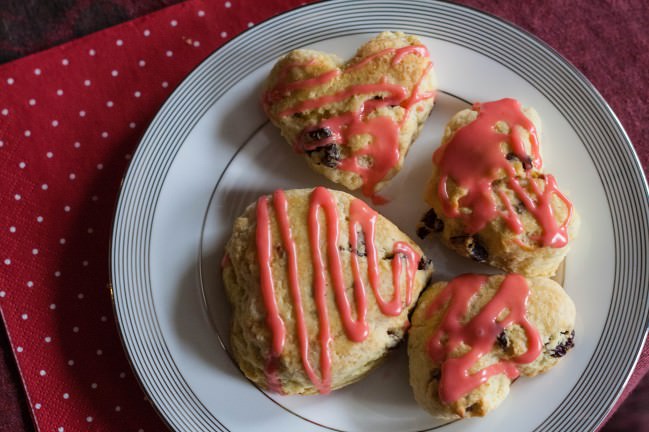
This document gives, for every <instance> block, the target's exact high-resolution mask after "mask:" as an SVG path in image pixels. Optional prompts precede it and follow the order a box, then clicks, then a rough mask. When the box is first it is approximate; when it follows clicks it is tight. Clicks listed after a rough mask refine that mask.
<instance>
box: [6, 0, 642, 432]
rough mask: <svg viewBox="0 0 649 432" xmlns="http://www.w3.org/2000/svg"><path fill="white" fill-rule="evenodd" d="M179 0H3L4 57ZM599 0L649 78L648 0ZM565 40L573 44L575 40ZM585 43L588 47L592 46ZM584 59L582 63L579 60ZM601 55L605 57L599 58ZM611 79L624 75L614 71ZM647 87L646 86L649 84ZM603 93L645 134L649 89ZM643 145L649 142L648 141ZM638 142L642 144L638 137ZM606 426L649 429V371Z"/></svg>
mask: <svg viewBox="0 0 649 432" xmlns="http://www.w3.org/2000/svg"><path fill="white" fill-rule="evenodd" d="M178 2H179V0H40V1H39V0H3V1H2V3H0V63H6V62H9V61H11V60H14V59H18V58H20V57H23V56H26V55H28V54H31V53H35V52H38V51H41V50H44V49H47V48H49V47H52V46H54V45H58V44H60V43H63V42H66V41H69V40H72V39H75V38H78V37H81V36H84V35H86V34H89V33H92V32H95V31H98V30H101V29H103V28H106V27H109V26H112V25H115V24H118V23H121V22H124V21H127V20H129V19H132V18H135V17H138V16H141V15H144V14H147V13H149V12H153V11H155V10H158V9H160V8H163V7H165V6H168V5H171V4H174V3H178ZM461 3H464V4H468V5H471V6H474V7H479V8H481V9H483V10H486V11H489V12H491V13H495V14H497V15H500V16H501V17H504V18H508V14H511V13H512V12H511V11H509V12H508V11H507V10H502V11H501V10H498V9H497V7H498V5H500V6H502V4H504V3H507V2H506V1H504V0H503V1H496V2H490V1H488V0H474V1H471V0H469V1H462V2H461ZM509 3H510V4H511V6H513V7H516V8H518V4H517V2H515V1H511V2H509ZM546 3H554V6H552V5H550V6H548V8H549V9H551V8H553V7H554V8H555V9H554V10H555V11H556V7H557V3H561V0H558V1H551V2H546ZM564 3H565V2H564ZM576 3H579V5H577V7H580V6H586V7H588V6H589V5H591V3H590V2H588V1H579V2H576ZM598 3H599V4H603V5H604V6H606V8H610V10H606V9H601V8H600V10H599V11H596V12H595V13H599V14H611V16H612V17H614V16H615V14H620V13H624V14H625V20H626V21H625V23H624V24H625V26H626V27H625V28H624V29H620V31H621V33H622V34H624V32H625V31H627V30H628V31H629V32H631V34H629V43H636V41H637V36H638V35H637V34H633V32H647V34H646V35H644V38H641V39H643V40H644V45H642V44H641V45H640V46H636V47H631V48H632V52H633V49H635V50H636V51H637V56H640V57H641V58H640V59H639V60H638V61H639V62H640V66H642V65H644V67H638V64H635V69H633V70H632V72H631V73H634V74H637V73H640V74H644V77H645V78H646V79H647V81H649V74H648V73H647V71H648V70H649V61H648V60H649V57H648V55H647V53H648V52H649V47H648V46H647V43H646V42H647V40H649V30H647V23H648V22H649V5H648V4H647V3H646V2H645V1H644V0H629V1H623V0H618V1H612V0H610V1H600V2H598ZM572 6H574V5H572ZM559 7H561V4H559ZM537 9H538V8H537ZM499 12H503V13H499ZM573 18H574V17H573ZM582 19H583V24H584V25H587V24H588V20H590V19H592V18H591V17H589V16H588V14H585V15H584V16H583V18H582ZM535 22H536V21H535V20H534V19H528V20H525V19H524V20H522V22H520V21H519V22H518V24H519V25H522V26H523V27H524V28H526V29H527V30H530V31H532V32H533V33H535V34H537V35H538V36H540V37H542V38H543V35H542V34H539V28H538V27H536V24H535ZM620 22H621V21H620V17H619V16H618V17H617V18H615V20H614V21H613V23H614V24H615V25H619V23H620ZM540 25H542V24H540ZM557 43H559V44H560V43H562V41H561V40H560V39H559V41H558V42H557ZM565 43H567V44H569V43H570V41H566V42H565ZM569 46H570V45H566V47H561V46H556V45H554V47H555V48H557V49H558V50H559V51H560V52H561V53H562V54H564V55H566V56H567V57H568V59H569V60H570V61H572V62H573V63H574V64H575V65H576V66H577V67H578V68H580V69H581V70H582V71H583V72H585V73H586V75H588V76H589V78H591V79H593V75H592V74H590V73H589V71H588V70H585V69H588V68H589V67H606V66H609V67H611V68H614V67H615V65H606V64H604V65H601V64H599V63H598V64H593V61H592V60H590V59H588V56H587V54H588V53H585V54H584V53H580V52H579V51H575V52H569V53H567V52H566V51H570V50H568V48H567V47H569ZM584 49H585V50H586V51H588V48H587V47H586V48H584ZM580 56H581V57H580ZM596 60H597V59H596ZM582 61H583V63H581V64H580V62H582ZM597 61H598V62H600V60H597ZM618 66H619V67H620V69H623V67H624V66H625V65H618ZM622 78H623V77H622ZM610 79H611V80H614V79H620V77H617V76H614V75H611V77H610ZM594 84H595V86H596V87H598V88H599V89H600V91H601V90H602V88H601V87H600V85H598V82H597V81H594ZM605 87H606V88H607V89H614V88H615V86H605ZM644 88H645V90H646V89H647V86H645V87H644ZM611 91H613V90H611ZM602 93H603V96H604V97H605V98H606V99H607V100H608V101H609V103H611V105H612V106H613V109H614V110H616V111H617V112H618V115H620V117H621V118H622V120H623V123H625V122H624V119H625V116H626V117H627V118H630V119H633V118H636V117H640V118H644V126H643V127H642V129H643V131H641V130H640V127H639V126H638V129H637V131H636V130H635V129H634V126H635V125H630V124H629V123H628V122H627V123H626V124H625V127H626V128H627V130H628V132H629V134H630V136H631V139H632V140H638V139H639V140H643V139H645V140H646V137H647V132H646V121H647V116H648V114H649V113H648V112H647V103H646V100H647V99H649V93H647V92H645V93H644V94H643V95H642V97H643V100H645V103H644V105H639V106H637V107H634V106H631V107H629V106H627V105H628V104H626V105H625V104H624V102H625V101H623V100H621V99H620V100H619V101H618V99H617V98H616V94H614V93H611V94H607V93H605V92H602ZM1 97H2V96H1V95H0V98H1ZM616 105H617V106H616ZM634 108H635V109H637V110H638V111H639V112H632V113H620V112H619V110H633V109H634ZM630 126H631V127H630ZM644 144H647V143H643V145H644ZM644 147H647V146H646V145H644ZM644 147H643V148H644ZM636 148H638V145H637V141H636ZM646 159H647V155H646V154H641V160H642V161H643V163H644V165H645V168H646V165H647V164H646ZM0 353H1V355H0V431H12V432H13V431H15V432H19V431H32V430H34V426H33V425H32V421H31V414H30V410H29V406H28V404H27V402H26V398H25V394H24V390H23V388H22V384H21V379H20V375H19V373H18V370H17V367H16V365H15V362H14V359H13V356H12V352H11V348H10V345H9V341H8V339H7V336H6V334H5V332H4V329H0ZM602 430H603V431H604V432H617V431H641V432H642V431H644V432H647V431H649V376H647V377H645V379H644V380H643V381H642V382H641V383H640V384H639V385H638V387H637V388H636V390H635V392H634V393H633V394H632V395H631V396H630V397H629V398H628V399H627V401H626V402H625V403H624V404H623V405H622V406H621V407H620V409H619V410H618V411H617V412H616V414H615V415H614V416H613V417H612V419H611V420H610V421H609V422H608V423H607V424H606V425H605V426H604V428H603V429H602Z"/></svg>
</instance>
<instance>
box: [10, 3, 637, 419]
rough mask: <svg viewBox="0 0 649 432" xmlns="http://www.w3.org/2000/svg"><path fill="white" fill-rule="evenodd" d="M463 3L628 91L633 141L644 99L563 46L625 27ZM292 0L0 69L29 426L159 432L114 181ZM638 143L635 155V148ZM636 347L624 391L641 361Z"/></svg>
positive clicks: (197, 17) (15, 335) (576, 48)
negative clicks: (204, 73) (117, 228)
mask: <svg viewBox="0 0 649 432" xmlns="http://www.w3.org/2000/svg"><path fill="white" fill-rule="evenodd" d="M461 2H462V3H465V4H469V5H471V6H478V7H481V8H483V9H485V10H489V11H491V12H495V13H498V14H499V15H501V16H503V17H505V18H508V19H512V20H514V21H516V22H518V23H519V24H521V25H524V26H525V28H528V29H532V30H534V31H535V33H537V34H539V35H540V36H541V37H542V38H544V39H545V40H548V41H549V42H550V43H554V44H556V46H557V47H560V48H561V51H562V52H564V51H565V52H566V54H569V55H571V59H573V61H574V59H577V60H582V61H585V62H586V63H584V64H581V65H580V63H578V65H580V66H581V67H582V69H583V70H586V72H587V73H588V74H589V77H590V78H591V79H593V80H594V81H595V83H596V84H597V85H598V86H599V87H600V90H603V92H604V94H605V95H608V96H607V97H609V96H611V97H614V96H616V95H617V93H618V92H623V91H624V90H626V91H627V93H623V94H624V95H625V97H624V98H617V99H615V101H617V102H619V101H620V100H632V102H631V103H629V104H628V107H630V108H629V109H625V108H624V107H626V105H624V106H623V107H622V110H621V111H620V112H621V113H622V114H624V117H623V118H622V120H623V121H624V120H627V121H629V122H630V123H629V124H627V125H626V126H627V127H629V126H631V129H630V132H632V137H634V134H635V136H644V135H640V132H638V131H640V130H641V129H640V127H639V126H638V125H639V124H640V123H638V122H640V121H641V118H640V117H638V116H641V114H642V112H643V111H642V110H636V109H635V107H636V106H638V105H641V104H642V103H643V100H638V101H635V102H633V99H632V98H633V97H635V98H641V97H642V92H634V91H633V87H630V86H628V85H627V82H626V81H625V80H621V81H620V80H610V73H609V72H608V71H607V70H606V68H603V67H601V66H600V65H601V64H605V62H604V60H602V59H601V58H599V57H597V58H595V59H594V60H593V59H589V58H587V57H583V56H582V57H579V56H580V53H581V52H582V51H584V50H585V47H588V46H590V41H588V44H581V45H580V44H573V43H572V42H573V41H575V40H580V37H582V36H580V35H593V34H595V35H604V36H601V37H605V38H606V40H607V41H609V42H611V43H613V42H615V41H621V40H623V39H622V38H621V37H619V35H615V34H613V35H609V34H608V33H606V31H605V30H607V29H608V30H610V31H614V30H615V29H617V28H618V27H619V28H620V29H621V30H620V31H622V32H627V30H628V29H627V28H626V27H621V26H611V25H609V24H610V16H611V15H610V14H609V13H608V12H607V14H603V15H602V14H601V13H599V12H598V11H601V10H605V9H606V10H609V9H611V8H610V7H601V8H600V7H592V11H591V12H592V13H594V14H595V16H594V17H591V18H589V19H588V20H582V21H583V22H588V25H589V26H591V27H589V28H588V29H583V28H581V27H573V26H571V25H566V22H567V21H566V17H565V16H564V15H563V14H559V13H560V12H561V11H563V10H564V8H563V6H560V5H559V3H561V2H554V3H553V6H552V7H549V10H551V11H554V13H555V14H559V15H548V14H546V13H544V12H543V13H541V12H540V11H539V13H527V14H526V15H522V14H521V11H520V8H519V6H518V3H517V2H513V1H512V2H504V1H500V2H491V1H484V0H462V1H461ZM302 3H304V2H303V1H300V0H267V1H263V2H257V1H255V0H230V1H225V0H210V1H199V0H191V1H188V2H185V3H182V4H179V5H176V6H172V7H169V8H167V9H164V10H162V11H160V12H156V13H154V14H151V15H148V16H145V17H143V18H140V19H137V20H134V21H131V22H128V23H125V24H123V25H120V26H116V27H113V28H110V29H107V30H104V31H102V32H99V33H96V34H93V35H90V36H88V37H85V38H82V39H78V40H76V41H73V42H71V43H68V44H65V45H62V46H59V47H56V48H53V49H51V50H48V51H45V52H43V53H40V54H36V55H33V56H29V57H26V58H24V59H21V60H19V61H16V62H13V63H10V64H7V65H3V66H0V312H1V314H2V318H3V319H4V322H5V325H6V328H7V331H8V334H9V337H10V340H11V345H12V347H13V350H14V355H15V357H16V359H17V363H18V367H19V369H20V372H21V375H22V379H23V381H24V384H25V388H26V393H27V396H28V398H29V404H30V407H31V409H32V412H33V416H34V419H35V424H36V426H37V428H38V429H39V430H42V431H56V432H64V431H67V432H70V431H86V430H91V431H120V432H121V431H146V432H150V431H160V430H164V429H165V427H164V425H163V423H162V421H161V420H160V419H159V418H158V416H157V415H156V414H155V412H154V410H153V409H152V408H151V406H150V405H149V403H148V402H147V401H146V399H145V397H144V394H143V393H142V391H141V390H140V389H139V387H138V384H137V382H136V380H135V378H134V377H133V375H132V373H131V371H130V367H129V364H128V361H127V359H126V357H125V354H124V352H123V349H122V346H121V344H120V341H119V336H118V333H117V329H116V326H115V323H114V317H113V311H112V306H111V301H110V293H109V289H108V287H107V284H108V280H109V276H108V241H109V238H110V230H111V224H112V215H113V209H114V204H115V201H116V198H117V193H118V188H119V184H120V181H121V178H122V176H123V174H124V171H125V169H126V167H127V165H128V161H129V159H130V158H131V155H132V152H133V151H134V149H135V147H136V145H137V142H138V140H139V138H140V136H141V135H142V133H143V131H144V130H145V128H146V127H147V125H148V123H149V122H150V121H151V119H152V118H153V116H154V115H155V113H156V112H157V110H158V109H159V108H160V106H161V104H162V102H163V101H164V100H165V98H166V97H167V96H168V95H169V94H170V93H171V91H172V90H173V88H175V86H176V85H177V84H178V83H179V82H180V81H181V80H182V78H183V77H184V76H186V75H187V74H188V73H189V72H190V71H191V69H192V68H193V67H195V66H196V65H197V64H198V63H200V61H201V60H202V59H204V58H205V57H206V56H207V55H208V54H209V53H210V52H212V51H213V50H214V49H216V48H218V47H219V46H220V45H221V44H223V43H224V42H225V41H226V40H228V39H229V38H231V37H232V36H234V35H236V34H238V33H240V32H241V31H243V30H245V29H246V28H248V27H250V26H253V25H254V24H255V23H258V22H260V21H261V20H263V19H266V18H268V17H270V16H272V15H274V14H276V13H279V12H281V11H284V10H288V9H291V8H294V7H296V6H298V5H300V4H302ZM505 6H506V7H505ZM539 7H541V6H539ZM543 7H545V6H543ZM613 10H614V11H617V12H616V13H617V14H621V13H637V11H635V12H634V11H631V10H630V9H628V8H627V9H624V7H622V6H620V5H617V6H616V8H613ZM589 11H590V9H588V8H585V9H584V11H583V12H584V13H591V12H589ZM620 11H622V12H620ZM614 18H615V19H616V21H615V22H618V23H619V22H624V20H623V18H624V17H623V16H622V17H620V16H617V15H616V16H614ZM582 24H583V23H582ZM600 30H601V31H600ZM638 34H641V33H638ZM583 37H588V36H583ZM616 43H621V42H616ZM586 51H588V50H586ZM627 51H628V50H626V51H625V50H624V49H620V50H617V52H616V55H617V56H618V57H619V56H620V55H624V53H625V52H627ZM629 52H630V51H629ZM620 53H621V54H620ZM602 55H604V54H602ZM584 65H585V66H584ZM600 69H601V70H600ZM643 70H644V69H643ZM617 81H620V86H623V87H624V88H622V89H618V88H617V87H614V85H615V83H616V82H617ZM629 89H631V90H629ZM627 96H628V97H627ZM614 107H615V108H616V110H617V109H618V108H619V107H617V106H615V105H614ZM632 108H633V109H632ZM636 119H637V122H636ZM642 130H643V131H644V130H645V129H642ZM642 133H643V134H644V132H642ZM639 141H642V140H639ZM639 149H640V150H641V152H640V153H641V157H643V159H642V160H643V161H645V162H646V160H647V159H646V155H647V146H646V145H642V146H641V147H639ZM648 352H649V350H647V349H645V352H644V355H643V357H642V358H641V360H640V364H639V367H638V369H637V371H636V373H635V374H634V376H633V377H632V379H631V385H630V386H629V387H630V388H632V387H633V386H634V385H635V384H636V383H637V382H638V381H639V379H640V377H641V376H643V375H644V373H645V372H646V371H647V369H649V363H647V358H649V354H647V353H648Z"/></svg>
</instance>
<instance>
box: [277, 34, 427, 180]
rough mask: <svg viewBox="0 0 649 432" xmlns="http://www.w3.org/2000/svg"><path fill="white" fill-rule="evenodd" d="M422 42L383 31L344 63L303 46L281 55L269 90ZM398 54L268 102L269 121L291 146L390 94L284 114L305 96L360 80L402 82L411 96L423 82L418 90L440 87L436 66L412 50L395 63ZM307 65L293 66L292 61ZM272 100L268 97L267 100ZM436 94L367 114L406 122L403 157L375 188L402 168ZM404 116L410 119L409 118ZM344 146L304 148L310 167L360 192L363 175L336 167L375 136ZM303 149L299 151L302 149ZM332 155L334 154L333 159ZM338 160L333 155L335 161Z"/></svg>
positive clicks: (359, 96) (401, 143)
mask: <svg viewBox="0 0 649 432" xmlns="http://www.w3.org/2000/svg"><path fill="white" fill-rule="evenodd" d="M416 45H421V42H420V41H419V39H417V38H416V37H415V36H410V35H406V34H403V33H399V32H384V33H381V34H379V35H378V36H376V37H375V38H373V39H371V40H370V41H368V42H367V43H365V44H364V45H363V46H361V47H360V48H359V49H358V51H357V53H356V55H355V56H354V58H352V59H351V60H349V61H348V62H346V63H343V62H342V61H341V60H340V59H338V58H337V57H336V56H334V55H331V54H327V53H323V52H320V51H314V50H307V49H298V50H295V51H291V52H290V53H288V54H287V55H286V56H284V57H282V58H281V59H280V60H279V61H278V62H277V64H276V65H275V66H274V67H273V69H272V71H271V73H270V76H269V78H268V80H267V83H266V89H265V91H266V93H265V94H268V92H269V91H270V92H272V91H273V89H275V88H277V87H278V86H279V85H285V84H289V83H292V82H295V81H301V80H307V79H313V78H315V77H319V76H322V75H323V74H326V73H328V72H331V71H333V70H336V69H338V68H340V69H341V70H343V71H344V70H345V69H347V68H349V67H350V66H353V65H356V64H358V63H360V62H362V61H363V59H365V58H367V57H370V56H372V55H374V54H376V53H379V52H381V51H383V50H386V49H389V48H403V47H408V46H416ZM393 57H394V54H393V53H386V54H385V55H381V56H377V57H375V58H374V59H372V60H370V61H368V62H366V63H365V64H364V65H362V66H360V67H358V68H354V70H353V71H348V72H345V73H343V74H340V75H339V76H338V77H337V78H336V79H333V80H331V81H327V82H326V83H324V84H321V85H316V86H314V87H309V88H308V89H292V90H291V91H288V92H285V93H283V94H282V95H281V97H279V98H278V99H277V100H275V98H273V100H272V102H271V103H266V104H265V109H266V113H267V114H268V116H269V118H270V120H271V121H272V122H273V124H275V125H276V126H277V127H278V128H279V129H280V131H281V133H282V135H283V136H284V138H286V140H287V141H288V143H289V144H291V145H292V146H294V145H295V143H296V141H297V140H298V137H299V136H300V134H302V132H303V131H304V130H305V129H308V128H311V127H313V126H315V125H317V124H318V123H319V122H320V121H322V120H323V119H328V118H331V117H335V116H338V115H340V114H343V113H348V112H355V111H357V110H358V109H359V107H360V106H361V105H362V104H363V103H364V102H365V101H367V100H369V99H372V98H374V97H380V96H386V95H385V94H377V93H376V92H370V93H359V94H356V95H354V96H351V97H348V98H345V99H344V100H341V101H338V102H335V103H328V104H326V105H324V106H323V107H321V108H318V109H310V110H306V111H303V112H300V113H298V114H296V115H282V112H283V111H285V110H287V109H289V108H291V107H294V106H296V105H298V104H299V103H301V102H304V101H306V100H313V99H316V98H320V97H322V96H327V95H333V94H336V93H339V92H341V91H343V90H345V89H346V88H349V86H352V85H359V84H378V83H381V82H385V83H388V84H397V85H400V86H403V87H404V88H405V89H406V90H407V92H408V94H410V93H411V92H413V90H414V88H415V87H416V86H417V85H419V87H418V89H419V90H418V92H419V94H424V93H426V92H432V91H434V90H436V87H437V80H436V76H435V73H434V70H433V68H432V67H431V68H428V65H429V64H430V60H429V59H428V58H427V57H423V56H421V55H419V54H415V53H410V54H407V55H405V56H403V58H402V59H401V60H400V61H399V62H397V63H393V62H392V60H393ZM298 64H299V65H306V66H302V67H292V65H298ZM266 102H268V101H266ZM433 104H434V98H433V97H429V98H425V99H423V100H421V101H419V102H417V103H415V104H414V105H413V106H412V107H411V108H410V109H408V110H406V109H405V108H404V107H402V106H400V105H395V106H384V107H380V108H378V109H376V110H374V111H373V112H370V113H368V114H369V115H368V116H367V117H368V118H373V117H378V116H385V117H389V118H390V119H393V120H395V121H396V122H403V123H402V126H401V129H400V132H399V138H398V141H399V143H398V150H399V158H398V161H397V163H396V165H395V166H394V167H393V168H392V169H390V170H389V172H387V174H386V175H385V176H384V177H383V179H382V180H381V181H380V182H378V183H377V184H376V186H375V188H374V192H377V191H378V190H380V189H381V188H382V187H383V186H384V185H385V183H386V182H387V181H388V180H390V179H391V178H392V177H394V176H395V175H396V174H397V173H398V172H399V170H400V169H401V167H402V165H403V162H404V159H405V157H406V154H407V153H408V149H409V148H410V145H411V144H412V143H413V142H414V140H415V139H416V138H417V135H418V134H419V131H420V130H421V127H422V125H423V123H424V121H425V120H426V119H427V118H428V115H429V114H430V111H431V109H432V108H433ZM404 117H405V118H404ZM338 144H339V148H338V149H337V151H336V152H335V154H334V153H328V154H327V155H325V153H324V150H318V151H314V152H305V153H304V157H305V159H306V161H307V163H308V164H309V166H310V167H311V168H312V169H313V170H315V171H316V172H319V173H321V174H323V175H324V176H325V177H327V178H328V179H330V180H331V181H333V182H335V183H338V184H341V185H343V186H344V187H346V188H347V189H350V190H355V189H358V188H360V187H361V186H362V178H361V176H359V175H358V174H357V173H355V172H352V171H348V170H343V169H341V168H340V167H338V166H336V165H337V164H338V162H339V161H342V160H344V159H346V158H348V157H350V154H351V149H354V151H355V150H357V149H359V148H363V147H365V146H368V145H372V138H371V137H370V136H369V135H367V134H363V135H353V136H352V137H351V138H350V142H348V143H338ZM298 151H299V150H298ZM330 156H331V157H330ZM332 158H333V159H332ZM362 162H363V164H365V165H371V164H372V161H371V160H363V161H362Z"/></svg>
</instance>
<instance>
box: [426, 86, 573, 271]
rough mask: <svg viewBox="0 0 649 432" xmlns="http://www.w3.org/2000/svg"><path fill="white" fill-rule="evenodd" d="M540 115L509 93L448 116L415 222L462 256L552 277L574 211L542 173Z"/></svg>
mask: <svg viewBox="0 0 649 432" xmlns="http://www.w3.org/2000/svg"><path fill="white" fill-rule="evenodd" d="M540 125H541V121H540V119H539V116H538V114H537V113H536V111H535V110H534V109H532V108H521V105H520V103H519V102H518V101H516V100H514V99H501V100H498V101H494V102H485V103H478V104H475V105H474V106H473V107H472V108H471V109H465V110H462V111H460V112H458V113H457V114H455V115H454V116H453V118H452V119H451V120H450V121H449V123H448V124H447V126H446V130H445V132H444V136H443V138H442V145H441V146H440V148H439V149H437V151H435V153H434V155H433V174H432V176H431V179H430V182H429V185H428V189H427V191H426V201H427V202H428V204H429V205H430V206H431V210H430V211H429V212H428V213H427V214H426V215H425V217H424V219H423V221H422V226H420V228H419V232H418V233H419V235H420V237H425V236H426V234H428V233H429V232H430V231H435V232H439V234H440V236H439V237H440V239H441V240H442V242H443V243H444V244H446V245H447V246H448V247H450V248H451V249H453V250H455V251H456V252H458V253H459V254H461V255H464V256H466V257H469V258H472V259H474V260H476V261H479V262H485V263H487V264H490V265H492V266H494V267H498V268H501V269H503V270H505V271H507V272H512V273H520V274H523V275H525V276H552V275H554V274H555V273H556V270H557V268H558V267H559V265H560V264H561V262H562V261H563V259H564V257H565V256H566V254H567V253H568V249H569V247H570V243H571V242H572V240H574V239H575V237H576V235H577V232H578V228H579V216H578V214H577V212H576V211H575V209H574V208H573V205H572V204H571V202H570V201H569V200H568V198H567V197H566V196H565V195H564V194H562V193H561V191H560V190H559V188H558V186H557V182H556V180H555V178H554V177H553V176H552V175H550V174H548V173H545V172H543V170H542V168H543V167H542V160H541V155H540V150H539V147H540V141H539V132H540Z"/></svg>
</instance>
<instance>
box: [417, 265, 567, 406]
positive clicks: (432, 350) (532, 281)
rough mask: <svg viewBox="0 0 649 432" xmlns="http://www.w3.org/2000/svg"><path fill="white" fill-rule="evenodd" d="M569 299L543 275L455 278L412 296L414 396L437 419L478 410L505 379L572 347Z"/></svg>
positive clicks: (538, 368) (494, 399)
mask: <svg viewBox="0 0 649 432" xmlns="http://www.w3.org/2000/svg"><path fill="white" fill-rule="evenodd" d="M574 325H575V305H574V303H573V302H572V300H571V299H570V297H568V295H567V294H566V293H565V291H564V290H563V289H562V288H561V286H559V284H557V283H556V282H554V281H553V280H551V279H547V278H525V277H523V276H520V275H516V274H509V275H497V276H487V275H475V274H467V275H462V276H459V277H457V278H455V279H453V280H452V281H450V282H438V283H436V284H434V285H433V286H432V287H430V288H429V289H427V290H426V291H425V292H424V294H422V296H421V298H420V299H419V303H418V304H417V307H416V308H415V311H414V313H413V316H412V326H411V328H410V331H409V335H408V357H409V362H410V385H411V387H412V388H413V391H414V395H415V399H416V400H417V402H418V403H419V404H420V405H421V406H422V407H423V408H424V409H426V410H427V411H428V412H430V413H431V414H432V415H433V416H435V417H440V418H458V417H475V416H484V415H485V414H487V413H488V412H489V411H491V410H492V409H494V408H496V407H497V406H498V405H499V404H500V403H501V402H502V401H503V400H504V399H505V397H507V394H508V393H509V387H510V384H511V383H512V381H513V380H515V379H516V378H517V377H519V376H534V375H537V374H539V373H542V372H546V371H547V370H548V369H550V368H551V367H552V366H554V365H555V364H556V363H557V362H558V361H559V358H561V357H563V356H564V355H565V354H566V352H567V351H568V350H570V348H572V347H573V346H574V335H575V332H574Z"/></svg>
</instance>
